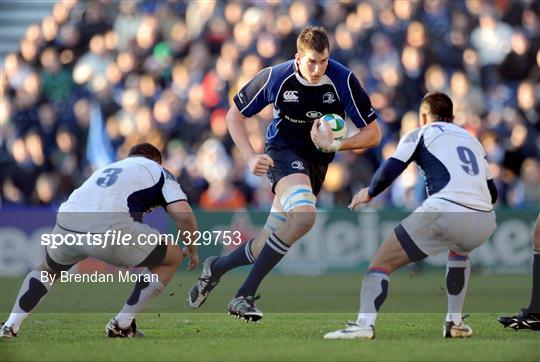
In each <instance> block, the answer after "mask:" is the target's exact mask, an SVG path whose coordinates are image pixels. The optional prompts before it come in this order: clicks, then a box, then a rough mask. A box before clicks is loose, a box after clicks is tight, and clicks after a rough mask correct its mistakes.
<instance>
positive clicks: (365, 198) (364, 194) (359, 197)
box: [349, 187, 373, 210]
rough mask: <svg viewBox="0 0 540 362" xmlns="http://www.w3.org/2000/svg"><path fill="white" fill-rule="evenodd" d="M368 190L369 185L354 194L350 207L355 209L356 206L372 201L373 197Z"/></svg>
mask: <svg viewBox="0 0 540 362" xmlns="http://www.w3.org/2000/svg"><path fill="white" fill-rule="evenodd" d="M368 190H369V188H368V187H364V188H363V189H362V190H360V191H359V192H358V193H357V194H356V195H354V197H353V199H352V201H351V203H350V204H349V209H351V210H354V208H355V207H356V206H358V205H361V204H367V203H368V202H370V201H371V200H372V199H373V198H372V197H371V196H369V193H368Z"/></svg>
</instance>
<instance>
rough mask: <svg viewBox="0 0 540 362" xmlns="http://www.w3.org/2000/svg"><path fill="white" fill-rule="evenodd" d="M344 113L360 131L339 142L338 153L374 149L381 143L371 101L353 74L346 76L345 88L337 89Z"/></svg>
mask: <svg viewBox="0 0 540 362" xmlns="http://www.w3.org/2000/svg"><path fill="white" fill-rule="evenodd" d="M339 89H340V90H341V91H340V98H341V101H342V103H343V104H344V106H345V113H347V115H348V116H349V118H350V119H351V120H352V122H353V123H354V124H355V126H356V127H358V128H359V129H360V131H359V132H358V133H357V134H355V135H353V136H351V137H348V138H345V139H344V140H342V141H341V145H340V147H339V151H345V150H358V149H365V148H371V147H376V146H378V145H379V143H380V142H381V129H380V128H379V125H378V123H377V114H376V113H375V110H374V109H373V107H372V106H371V100H370V99H369V97H368V95H367V94H366V92H365V91H364V88H362V85H361V84H360V81H359V80H358V78H356V76H355V75H354V74H353V72H350V73H349V74H348V75H347V81H346V86H344V87H339Z"/></svg>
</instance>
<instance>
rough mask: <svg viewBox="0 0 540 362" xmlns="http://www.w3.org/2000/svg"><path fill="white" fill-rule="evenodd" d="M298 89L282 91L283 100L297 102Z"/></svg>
mask: <svg viewBox="0 0 540 362" xmlns="http://www.w3.org/2000/svg"><path fill="white" fill-rule="evenodd" d="M297 93H298V91H286V92H284V93H283V102H298V96H297Z"/></svg>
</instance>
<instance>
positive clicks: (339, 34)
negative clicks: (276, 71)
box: [0, 0, 540, 210]
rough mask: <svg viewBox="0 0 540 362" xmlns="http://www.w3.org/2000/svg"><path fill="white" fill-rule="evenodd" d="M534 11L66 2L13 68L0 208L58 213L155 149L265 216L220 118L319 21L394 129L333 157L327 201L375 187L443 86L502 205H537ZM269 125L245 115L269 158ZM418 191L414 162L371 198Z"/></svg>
mask: <svg viewBox="0 0 540 362" xmlns="http://www.w3.org/2000/svg"><path fill="white" fill-rule="evenodd" d="M539 11H540V6H539V3H538V1H535V0H525V1H512V0H493V1H481V0H451V1H450V0H448V1H444V0H426V1H415V0H395V1H388V0H376V1H362V2H355V1H338V0H328V1H324V0H319V1H278V0H267V1H263V0H257V1H241V2H237V1H228V2H225V1H211V0H205V1H158V2H154V1H139V2H137V1H113V0H100V1H91V2H90V1H89V2H86V1H80V0H79V1H59V2H57V3H56V4H55V5H54V8H53V11H52V14H51V15H50V16H48V17H46V18H44V19H43V21H42V22H41V23H40V24H34V25H31V26H30V27H29V28H28V29H27V31H26V34H25V36H24V38H23V39H22V40H21V43H20V51H19V52H18V53H16V54H15V53H13V54H9V55H7V57H6V58H5V59H4V60H3V67H2V70H1V73H0V77H1V87H0V96H1V97H2V102H1V104H0V126H1V128H2V132H1V138H0V170H1V171H0V186H1V188H0V193H1V204H0V206H1V207H2V208H6V207H13V206H20V205H52V206H53V207H55V206H58V204H59V203H60V202H62V201H63V200H65V199H66V197H67V196H68V195H69V193H70V192H71V191H72V190H73V189H74V188H76V187H77V186H78V185H80V184H81V182H83V181H84V180H85V178H87V177H88V176H89V175H90V173H91V172H92V170H94V169H96V168H97V167H100V166H103V165H104V164H106V163H107V162H110V161H113V160H116V159H119V158H123V157H124V156H125V155H126V152H127V150H128V149H129V148H130V147H131V146H132V145H134V144H136V143H138V142H143V141H146V142H150V143H152V144H154V145H156V146H157V147H158V148H160V149H161V150H162V151H163V152H164V167H166V168H167V169H168V170H169V171H171V172H172V173H173V174H174V175H176V176H177V177H178V180H179V181H180V183H181V185H182V187H183V188H184V190H185V191H186V193H187V194H188V196H189V198H190V201H191V202H192V204H194V205H198V206H200V207H201V208H203V209H230V208H242V207H249V208H259V209H262V210H267V209H269V208H270V206H271V202H272V198H273V195H272V193H271V191H270V185H269V182H268V180H267V179H266V178H261V177H256V176H253V175H251V174H250V172H249V170H248V169H247V168H246V165H245V163H244V162H243V160H242V157H241V155H240V154H239V152H238V150H237V149H236V148H235V147H234V144H233V143H232V141H231V139H230V137H229V135H228V132H227V127H226V124H225V115H226V112H227V109H228V107H229V104H230V101H231V99H232V96H233V95H234V94H235V93H236V92H237V91H238V90H239V89H240V88H241V87H242V86H243V85H244V84H245V83H246V82H247V81H248V80H249V79H251V78H252V77H253V76H254V75H255V74H256V73H257V72H258V71H260V70H261V69H262V68H264V67H267V66H271V65H274V64H277V63H279V62H282V61H286V60H288V59H291V58H292V57H293V56H294V54H295V51H296V43H295V40H296V36H297V34H298V31H299V30H300V29H301V28H302V27H304V26H306V25H322V26H324V27H325V28H326V29H327V30H328V32H329V35H330V37H331V44H332V51H331V57H332V58H334V59H336V60H337V61H339V62H341V63H343V64H344V65H346V66H348V67H350V68H351V69H352V70H353V71H354V72H355V74H356V75H357V76H358V78H359V79H360V81H361V83H362V85H363V86H364V88H365V89H366V91H367V92H368V94H369V96H370V98H371V101H372V104H373V106H374V108H375V109H376V110H377V112H378V115H379V118H378V120H379V123H380V125H381V127H382V129H383V132H384V136H383V142H382V143H381V145H380V146H379V147H378V148H376V149H373V150H368V151H365V152H342V153H339V154H337V156H336V159H335V161H334V162H333V163H332V164H331V166H330V167H329V170H328V175H327V177H326V182H325V184H324V189H323V191H322V192H321V194H320V197H319V205H320V206H321V207H334V206H335V207H343V206H344V205H347V204H348V203H349V201H350V198H351V196H352V194H353V192H356V191H357V190H358V189H359V188H360V187H363V186H365V185H367V184H368V182H369V179H370V177H371V176H372V174H373V172H374V170H375V169H376V168H377V166H378V165H379V164H380V163H381V162H382V160H384V159H385V158H387V157H389V156H390V155H391V154H392V152H393V150H394V149H395V147H396V144H397V141H398V140H399V137H400V135H403V134H404V133H405V132H408V131H409V130H411V129H413V128H415V127H416V126H417V119H418V114H417V109H418V106H419V102H420V100H421V99H422V96H423V94H424V93H425V92H427V91H434V90H441V91H444V92H447V93H448V94H449V95H450V96H451V97H452V99H453V100H454V105H455V115H456V123H457V124H459V125H461V126H463V127H465V128H466V129H467V130H468V131H469V132H471V133H472V134H474V135H475V136H477V137H478V138H479V139H480V140H481V142H482V143H483V145H484V147H485V149H486V152H487V160H488V162H489V165H490V167H491V171H492V173H493V175H494V176H495V179H496V183H497V185H498V187H499V191H500V197H499V202H498V206H509V207H538V205H540V161H539V159H540V158H539V157H540V121H539V118H540V114H539V112H540V107H539V98H540V86H539V83H540V82H539V80H540V71H539V69H540V68H539V65H540V51H539V48H540V17H539ZM271 117H272V110H271V108H270V107H267V108H266V109H265V110H264V111H263V112H262V113H260V114H259V115H258V116H256V117H253V118H251V119H248V120H247V127H248V131H249V135H250V139H251V142H252V144H253V145H254V147H255V148H256V149H257V150H259V151H261V152H262V150H263V148H264V133H265V129H266V126H267V125H268V123H269V121H270V120H271ZM349 129H350V131H354V127H353V126H352V124H349ZM424 197H425V190H424V185H423V181H422V177H421V175H420V174H419V172H418V171H417V170H416V168H415V167H413V166H411V167H410V168H409V169H407V170H406V171H405V172H404V174H403V175H402V176H401V177H400V178H399V180H397V181H396V182H395V183H394V185H393V186H392V187H391V189H389V190H388V191H387V192H385V193H384V194H382V195H381V196H380V197H379V198H378V199H377V200H376V201H375V202H374V205H375V206H376V207H397V208H409V209H410V208H414V207H416V206H417V205H419V204H420V203H421V201H422V200H423V198H424Z"/></svg>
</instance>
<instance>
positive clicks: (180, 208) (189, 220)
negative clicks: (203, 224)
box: [165, 200, 199, 270]
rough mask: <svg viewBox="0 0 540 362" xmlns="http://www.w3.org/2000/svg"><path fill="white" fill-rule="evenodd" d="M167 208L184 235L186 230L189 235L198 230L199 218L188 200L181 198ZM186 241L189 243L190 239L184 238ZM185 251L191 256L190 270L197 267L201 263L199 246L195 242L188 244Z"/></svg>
mask: <svg viewBox="0 0 540 362" xmlns="http://www.w3.org/2000/svg"><path fill="white" fill-rule="evenodd" d="M165 209H166V210H167V213H168V214H169V215H170V216H171V217H172V218H173V220H174V223H175V224H176V227H177V228H178V230H180V231H181V232H182V234H181V235H184V232H185V233H186V234H187V235H195V232H196V231H197V230H198V226H197V219H195V215H194V214H193V210H192V209H191V206H189V204H188V202H187V201H185V200H181V201H177V202H173V203H172V204H169V205H167V207H166V208H165ZM184 242H185V243H186V244H188V242H189V240H184ZM183 252H184V254H185V255H186V256H187V257H188V258H189V263H188V270H191V269H195V268H197V266H198V265H199V254H198V251H197V246H196V245H193V244H189V245H186V247H185V248H184V250H183Z"/></svg>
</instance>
